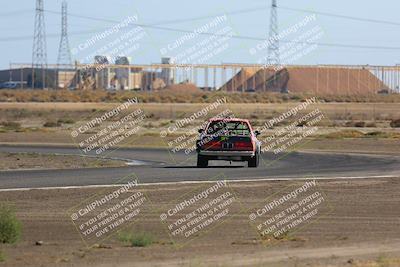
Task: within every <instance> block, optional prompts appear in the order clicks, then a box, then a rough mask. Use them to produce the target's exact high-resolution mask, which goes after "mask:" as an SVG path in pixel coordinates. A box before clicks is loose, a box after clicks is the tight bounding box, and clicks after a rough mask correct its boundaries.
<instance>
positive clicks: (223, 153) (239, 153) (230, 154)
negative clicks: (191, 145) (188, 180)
mask: <svg viewBox="0 0 400 267" xmlns="http://www.w3.org/2000/svg"><path fill="white" fill-rule="evenodd" d="M199 154H200V155H202V156H213V157H254V156H255V152H254V151H204V150H201V151H199Z"/></svg>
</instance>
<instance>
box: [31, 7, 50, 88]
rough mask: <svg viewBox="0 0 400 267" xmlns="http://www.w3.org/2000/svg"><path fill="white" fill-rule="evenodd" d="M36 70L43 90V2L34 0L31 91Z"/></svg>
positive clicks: (45, 53) (45, 62)
mask: <svg viewBox="0 0 400 267" xmlns="http://www.w3.org/2000/svg"><path fill="white" fill-rule="evenodd" d="M36 70H39V71H40V72H41V75H42V89H44V88H46V70H47V46H46V28H45V21H44V4H43V0H36V15H35V29H34V34H33V49H32V89H34V88H35V72H36Z"/></svg>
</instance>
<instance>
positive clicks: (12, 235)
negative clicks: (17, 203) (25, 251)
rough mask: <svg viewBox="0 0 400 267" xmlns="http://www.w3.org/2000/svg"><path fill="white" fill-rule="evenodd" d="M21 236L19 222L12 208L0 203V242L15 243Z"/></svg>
mask: <svg viewBox="0 0 400 267" xmlns="http://www.w3.org/2000/svg"><path fill="white" fill-rule="evenodd" d="M20 236H21V222H20V221H19V220H18V219H17V217H16V216H15V212H14V210H13V209H12V208H11V207H9V206H7V205H4V204H1V205H0V243H9V244H14V243H16V242H17V241H18V240H19V238H20Z"/></svg>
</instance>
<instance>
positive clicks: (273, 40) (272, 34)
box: [268, 0, 280, 65]
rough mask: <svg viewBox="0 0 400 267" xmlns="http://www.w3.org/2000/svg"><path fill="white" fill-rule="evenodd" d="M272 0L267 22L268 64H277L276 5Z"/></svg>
mask: <svg viewBox="0 0 400 267" xmlns="http://www.w3.org/2000/svg"><path fill="white" fill-rule="evenodd" d="M276 1H277V0H272V6H271V21H270V24H269V39H268V64H271V65H279V64H280V59H279V37H278V34H279V33H278V10H277V9H278V5H277V4H276Z"/></svg>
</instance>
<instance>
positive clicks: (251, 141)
mask: <svg viewBox="0 0 400 267" xmlns="http://www.w3.org/2000/svg"><path fill="white" fill-rule="evenodd" d="M199 133H200V137H199V140H197V143H196V147H197V153H198V154H197V167H200V168H204V167H207V166H208V161H209V160H226V161H247V162H248V166H249V167H254V168H255V167H258V165H259V162H260V151H261V145H260V141H258V140H257V136H258V135H259V134H260V133H259V132H258V131H253V128H252V127H251V125H250V122H249V121H248V120H243V119H231V118H229V119H226V118H218V119H210V120H209V121H208V123H207V125H206V127H205V129H200V130H199Z"/></svg>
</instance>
